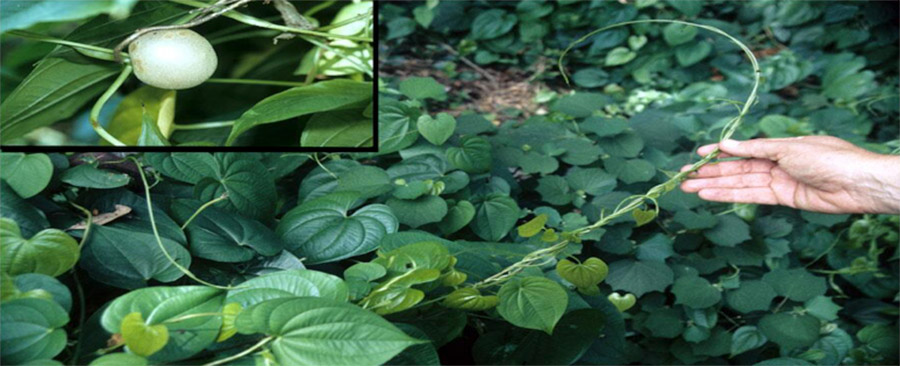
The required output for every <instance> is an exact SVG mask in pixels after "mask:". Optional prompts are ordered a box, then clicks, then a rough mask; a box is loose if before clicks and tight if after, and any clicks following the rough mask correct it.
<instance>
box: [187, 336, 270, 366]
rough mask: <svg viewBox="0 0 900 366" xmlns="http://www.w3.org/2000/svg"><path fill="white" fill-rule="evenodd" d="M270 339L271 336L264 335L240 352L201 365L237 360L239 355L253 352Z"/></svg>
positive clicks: (213, 364) (242, 355) (209, 365)
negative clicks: (257, 341) (264, 336)
mask: <svg viewBox="0 0 900 366" xmlns="http://www.w3.org/2000/svg"><path fill="white" fill-rule="evenodd" d="M271 340H272V337H266V338H263V339H262V340H261V341H259V343H257V344H254V345H253V346H252V347H250V348H247V349H245V350H243V351H241V352H240V353H237V354H234V355H231V356H229V357H225V358H223V359H221V360H215V361H213V362H210V363H207V364H205V365H203V366H216V365H221V364H224V363H229V362H231V361H234V360H237V359H239V358H241V357H244V356H246V355H249V354H251V353H253V351H256V350H257V349H258V348H260V347H262V346H265V345H266V343H269V342H270V341H271Z"/></svg>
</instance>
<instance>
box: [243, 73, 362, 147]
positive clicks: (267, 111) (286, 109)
mask: <svg viewBox="0 0 900 366" xmlns="http://www.w3.org/2000/svg"><path fill="white" fill-rule="evenodd" d="M371 99H372V83H371V82H359V81H353V80H349V79H333V80H326V81H319V82H317V83H315V84H312V85H306V86H298V87H295V88H291V89H288V90H285V91H283V92H281V93H278V94H275V95H272V96H269V97H268V98H266V99H263V100H262V101H260V102H259V103H256V105H254V106H253V107H251V108H250V109H249V110H247V111H246V112H244V114H242V115H241V117H240V118H238V119H237V120H236V121H235V122H234V126H233V127H232V129H231V133H230V134H229V135H228V140H227V141H226V144H227V145H231V144H232V143H234V140H235V139H237V137H238V136H240V135H241V134H243V133H244V132H246V131H247V130H249V129H251V128H253V127H256V126H258V125H262V124H266V123H273V122H279V121H284V120H287V119H291V118H295V117H299V116H303V115H308V114H313V113H320V112H325V111H332V110H340V109H348V108H364V107H365V106H366V104H368V103H369V102H370V101H371Z"/></svg>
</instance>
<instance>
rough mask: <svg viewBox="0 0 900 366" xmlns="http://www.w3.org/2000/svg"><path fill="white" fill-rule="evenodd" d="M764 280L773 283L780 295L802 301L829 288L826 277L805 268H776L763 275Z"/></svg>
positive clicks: (822, 293) (823, 292)
mask: <svg viewBox="0 0 900 366" xmlns="http://www.w3.org/2000/svg"><path fill="white" fill-rule="evenodd" d="M763 281H765V282H767V283H769V284H770V285H772V288H773V289H775V292H776V293H778V295H780V296H784V297H787V298H789V299H791V300H794V301H800V302H803V301H807V300H810V299H813V298H815V297H816V296H821V295H824V294H825V291H826V290H827V285H826V283H825V279H824V278H822V277H816V276H814V275H813V274H811V273H809V272H808V271H807V270H805V269H803V268H794V269H776V270H774V271H772V272H769V273H766V274H765V275H763Z"/></svg>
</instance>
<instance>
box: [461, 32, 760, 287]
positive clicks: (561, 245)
mask: <svg viewBox="0 0 900 366" xmlns="http://www.w3.org/2000/svg"><path fill="white" fill-rule="evenodd" d="M642 23H669V24H681V25H687V26H692V27H697V28H700V29H705V30H708V31H710V32H713V33H716V34H720V35H722V36H725V37H726V38H728V39H729V40H730V41H731V42H732V43H734V44H736V45H738V47H740V48H741V50H742V51H744V54H745V55H746V56H747V58H748V59H749V60H750V63H751V64H752V65H753V78H754V81H753V89H752V90H751V91H750V95H749V96H747V101H746V102H744V103H743V106H742V107H741V108H740V111H739V113H738V115H737V116H735V117H734V118H732V119H731V120H729V121H728V123H727V124H726V125H725V127H724V128H723V129H722V133H721V134H720V136H719V141H722V140H726V139H729V138H731V136H732V135H734V132H735V131H736V130H737V129H738V127H740V126H741V122H742V121H743V119H744V116H746V115H747V113H748V112H749V111H750V106H752V105H753V104H754V103H755V102H756V94H757V90H758V89H759V83H760V74H761V71H760V69H759V63H758V62H757V60H756V57H755V56H754V55H753V52H752V51H750V48H749V47H747V46H746V45H745V44H743V43H742V42H741V41H740V40H738V39H737V38H735V37H733V36H731V35H730V34H728V33H726V32H724V31H722V30H721V29H719V28H716V27H712V26H708V25H703V24H696V23H690V22H684V21H680V20H664V19H646V20H635V21H629V22H622V23H616V24H613V25H610V26H607V27H603V28H600V29H597V30H594V31H592V32H590V33H588V34H585V35H584V36H582V37H581V38H579V39H577V40H575V41H574V42H572V43H570V44H569V46H568V47H566V49H565V51H563V53H562V54H561V55H560V56H559V61H558V62H557V65H558V67H559V71H560V73H561V74H562V76H563V79H564V80H565V81H566V84H569V77H568V75H567V74H566V70H565V67H563V59H564V58H565V57H566V54H568V53H569V51H571V50H572V48H574V47H575V46H576V45H578V44H580V43H582V42H584V41H586V40H587V39H589V38H591V37H592V36H594V35H595V34H597V33H600V32H603V31H606V30H609V29H612V28H617V27H622V26H626V25H632V24H642ZM719 153H720V151H719V149H718V148H716V149H714V150H713V151H712V152H710V153H709V154H706V156H704V157H703V158H701V159H700V160H699V161H697V162H696V163H694V164H693V165H691V167H690V169H688V170H685V171H682V172H679V173H678V174H675V175H673V176H672V177H670V178H669V180H667V181H666V182H664V183H660V184H658V185H656V186H654V187H653V188H650V189H649V190H648V191H647V192H646V193H644V194H640V195H634V196H630V197H628V198H626V199H624V200H622V202H620V203H619V205H618V206H616V209H615V210H613V211H612V212H611V213H608V214H604V215H601V217H600V219H599V220H597V222H594V223H593V224H591V225H588V226H585V227H583V228H580V229H576V230H574V231H572V232H570V233H568V234H569V235H568V236H567V237H565V238H564V239H562V240H561V241H559V242H557V243H555V244H553V245H551V246H549V247H546V248H543V249H539V250H536V251H533V252H531V253H529V254H527V255H525V257H523V258H522V259H521V260H519V261H518V262H516V263H513V264H511V265H509V266H508V267H506V268H504V269H503V270H502V271H500V272H498V273H496V274H494V275H493V276H490V277H488V278H486V279H484V280H482V281H479V282H477V283H475V284H473V285H472V287H474V288H476V289H479V288H488V287H493V286H497V285H500V284H503V283H504V282H506V281H507V280H509V279H510V278H512V277H514V276H515V275H517V274H519V273H520V272H522V271H523V270H524V269H525V268H528V267H534V266H541V265H543V264H546V263H550V262H552V261H553V260H554V259H555V258H556V256H557V255H558V254H559V253H561V252H562V251H563V250H565V249H566V247H567V246H568V245H569V243H570V242H572V239H573V238H575V239H577V238H580V237H581V236H582V235H584V234H587V233H589V232H591V231H594V230H597V229H598V228H601V227H603V226H605V225H607V224H609V223H610V222H612V221H613V220H615V219H616V218H619V217H621V216H623V215H626V214H629V213H632V212H633V211H635V210H637V209H640V208H641V207H643V206H644V205H645V204H646V203H647V202H648V201H650V202H652V203H654V209H655V210H656V212H657V213H658V212H659V205H657V204H656V199H657V198H659V197H660V196H661V195H663V194H665V193H666V192H669V191H671V190H673V189H675V187H676V186H677V185H678V183H680V182H681V181H682V180H684V179H685V178H686V177H687V176H688V174H691V173H693V172H695V171H697V169H700V167H702V166H704V165H706V164H708V163H709V162H710V161H712V160H713V159H715V158H716V157H718V156H719Z"/></svg>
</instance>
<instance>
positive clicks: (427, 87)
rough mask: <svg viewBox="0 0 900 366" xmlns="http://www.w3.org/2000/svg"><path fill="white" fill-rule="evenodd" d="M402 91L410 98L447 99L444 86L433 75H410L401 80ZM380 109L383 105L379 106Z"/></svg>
mask: <svg viewBox="0 0 900 366" xmlns="http://www.w3.org/2000/svg"><path fill="white" fill-rule="evenodd" d="M399 88H400V92H401V93H403V95H405V96H407V97H409V98H410V99H418V100H425V99H434V100H438V101H443V100H445V99H447V93H446V92H445V91H444V86H443V85H441V84H439V83H438V82H437V81H436V80H434V78H431V77H418V76H414V77H410V78H406V79H404V80H403V81H401V82H400V86H399ZM379 109H381V107H380V106H379Z"/></svg>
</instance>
